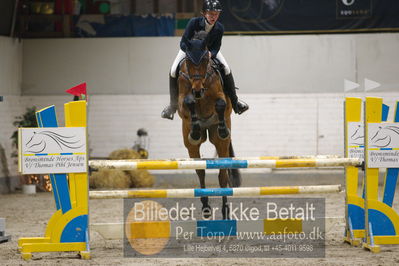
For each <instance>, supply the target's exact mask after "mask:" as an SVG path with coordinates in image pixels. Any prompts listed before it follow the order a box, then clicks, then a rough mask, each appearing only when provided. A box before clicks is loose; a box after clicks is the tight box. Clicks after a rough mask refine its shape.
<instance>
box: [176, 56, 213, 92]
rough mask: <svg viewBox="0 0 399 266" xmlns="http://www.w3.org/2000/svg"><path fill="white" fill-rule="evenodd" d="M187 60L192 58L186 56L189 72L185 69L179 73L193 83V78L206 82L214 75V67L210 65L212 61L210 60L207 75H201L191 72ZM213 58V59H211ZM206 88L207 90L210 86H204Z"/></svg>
mask: <svg viewBox="0 0 399 266" xmlns="http://www.w3.org/2000/svg"><path fill="white" fill-rule="evenodd" d="M187 60H190V59H189V58H188V57H186V58H185V61H184V63H185V64H186V69H187V73H185V72H183V71H181V70H180V71H179V75H181V76H182V77H184V78H185V79H187V81H188V82H190V83H192V82H191V80H193V81H195V80H203V81H204V82H205V81H206V80H207V79H208V78H209V77H211V76H212V74H213V72H212V67H211V66H210V65H211V64H210V61H209V62H208V65H207V70H206V73H205V75H200V74H194V75H191V74H190V68H189V67H188V65H187ZM209 60H211V59H209ZM204 89H205V90H207V89H208V88H204Z"/></svg>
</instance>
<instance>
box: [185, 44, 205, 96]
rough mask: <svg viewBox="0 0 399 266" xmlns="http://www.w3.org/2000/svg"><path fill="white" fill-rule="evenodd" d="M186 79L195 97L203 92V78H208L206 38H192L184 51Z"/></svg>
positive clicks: (202, 94)
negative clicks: (185, 56)
mask: <svg viewBox="0 0 399 266" xmlns="http://www.w3.org/2000/svg"><path fill="white" fill-rule="evenodd" d="M186 55H187V59H186V66H187V74H188V76H187V79H188V80H189V81H190V83H191V90H192V94H193V95H194V97H195V98H196V99H199V98H202V97H203V96H204V94H205V90H206V88H205V86H204V83H205V80H206V79H207V78H208V75H209V74H208V64H209V59H210V57H209V52H208V49H207V47H206V40H199V39H193V40H191V41H190V42H189V45H188V49H187V51H186Z"/></svg>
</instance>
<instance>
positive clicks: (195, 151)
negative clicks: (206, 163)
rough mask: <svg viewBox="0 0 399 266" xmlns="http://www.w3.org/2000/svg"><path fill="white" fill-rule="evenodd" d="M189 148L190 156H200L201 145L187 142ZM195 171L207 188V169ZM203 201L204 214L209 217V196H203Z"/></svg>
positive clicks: (203, 185) (210, 211)
mask: <svg viewBox="0 0 399 266" xmlns="http://www.w3.org/2000/svg"><path fill="white" fill-rule="evenodd" d="M186 146H187V149H188V154H189V155H190V158H200V152H199V145H191V144H188V143H187V145H186ZM195 172H196V173H197V175H198V179H199V182H200V186H201V188H205V187H206V186H205V170H203V169H201V170H195ZM201 202H202V215H203V216H204V217H205V218H209V217H210V216H211V214H212V210H211V207H210V206H209V203H208V197H201Z"/></svg>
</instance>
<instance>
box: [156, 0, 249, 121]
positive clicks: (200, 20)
mask: <svg viewBox="0 0 399 266" xmlns="http://www.w3.org/2000/svg"><path fill="white" fill-rule="evenodd" d="M221 11H222V5H221V4H220V2H219V0H205V1H204V3H203V6H202V13H203V15H204V16H203V17H197V18H192V19H191V20H190V21H189V22H188V24H187V27H186V30H185V32H184V35H183V36H182V38H181V41H180V50H179V53H178V54H177V56H176V59H175V61H174V62H173V65H172V68H171V70H170V76H169V93H170V104H169V106H167V107H165V109H164V110H163V111H162V114H161V116H162V118H167V119H173V116H174V114H175V113H176V110H177V99H178V94H179V92H178V88H177V75H176V69H177V67H178V65H179V63H180V61H181V60H183V59H184V58H185V57H186V53H185V51H186V49H187V43H188V42H189V41H190V40H191V39H192V38H193V37H194V35H195V33H198V32H200V31H205V32H207V33H208V38H207V40H208V42H207V46H208V49H209V53H210V56H211V58H216V59H217V60H218V61H219V62H220V63H221V64H222V65H223V71H222V72H224V73H222V76H223V82H224V88H225V92H226V94H227V95H228V96H229V98H230V100H231V103H232V106H233V110H234V112H235V113H237V114H242V113H243V112H245V111H246V110H248V108H249V107H248V105H247V104H246V103H244V102H241V101H239V100H238V98H237V95H236V87H235V84H234V79H233V74H232V73H231V69H230V67H229V65H228V64H227V62H226V59H224V57H223V55H222V53H221V52H220V51H219V50H220V46H221V44H222V37H223V32H224V27H223V25H222V24H221V23H220V22H219V21H217V20H218V18H219V15H220V12H221Z"/></svg>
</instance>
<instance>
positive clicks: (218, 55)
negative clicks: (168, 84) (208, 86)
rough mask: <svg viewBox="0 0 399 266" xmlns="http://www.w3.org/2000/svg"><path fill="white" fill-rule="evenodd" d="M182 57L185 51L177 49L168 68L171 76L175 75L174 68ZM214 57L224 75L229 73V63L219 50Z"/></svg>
mask: <svg viewBox="0 0 399 266" xmlns="http://www.w3.org/2000/svg"><path fill="white" fill-rule="evenodd" d="M184 57H186V53H185V52H183V51H182V50H179V52H178V53H177V56H176V58H175V61H173V64H172V67H171V69H170V75H171V76H172V77H173V78H175V77H176V69H177V67H178V65H179V63H180V61H181V60H183V59H184ZM216 59H217V60H219V62H220V63H222V65H223V68H224V72H225V74H226V75H229V74H230V72H231V70H230V67H229V65H228V64H227V61H226V59H224V56H223V55H222V53H221V52H219V53H218V54H217V55H216Z"/></svg>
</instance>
